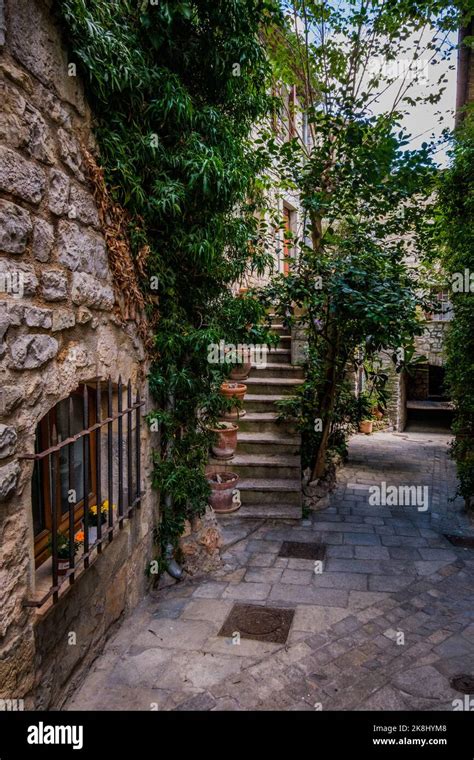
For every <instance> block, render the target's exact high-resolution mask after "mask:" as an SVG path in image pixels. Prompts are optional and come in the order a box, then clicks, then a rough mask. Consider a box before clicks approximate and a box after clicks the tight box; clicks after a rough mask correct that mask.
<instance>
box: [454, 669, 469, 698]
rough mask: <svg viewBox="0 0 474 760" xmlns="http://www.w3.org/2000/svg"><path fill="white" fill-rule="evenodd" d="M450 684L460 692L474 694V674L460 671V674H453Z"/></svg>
mask: <svg viewBox="0 0 474 760" xmlns="http://www.w3.org/2000/svg"><path fill="white" fill-rule="evenodd" d="M450 684H451V686H452V687H453V689H456V691H460V692H461V694H474V676H473V675H470V674H469V673H462V674H461V675H460V676H454V678H451V681H450Z"/></svg>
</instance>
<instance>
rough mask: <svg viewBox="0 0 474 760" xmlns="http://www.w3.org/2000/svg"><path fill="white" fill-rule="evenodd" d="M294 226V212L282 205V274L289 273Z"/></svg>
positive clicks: (292, 252)
mask: <svg viewBox="0 0 474 760" xmlns="http://www.w3.org/2000/svg"><path fill="white" fill-rule="evenodd" d="M294 227H295V212H294V211H292V210H291V209H289V208H287V206H284V207H283V274H286V275H287V274H289V271H290V259H291V258H292V257H293V255H294V246H293V239H292V236H293V234H294Z"/></svg>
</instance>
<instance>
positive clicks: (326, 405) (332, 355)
mask: <svg viewBox="0 0 474 760" xmlns="http://www.w3.org/2000/svg"><path fill="white" fill-rule="evenodd" d="M328 337H329V340H330V350H329V354H328V357H327V360H326V368H325V381H324V392H323V396H322V399H321V409H320V414H321V419H322V421H323V429H322V432H321V441H320V443H319V447H318V452H317V454H316V461H315V463H314V468H313V473H312V475H311V480H316V479H317V478H320V477H321V476H322V475H323V474H324V470H325V467H326V453H327V449H328V442H329V435H330V433H331V424H332V416H333V411H334V405H335V401H336V392H337V382H338V375H339V373H338V359H339V336H338V330H337V326H336V324H335V322H333V323H332V325H331V326H330V329H329V330H328Z"/></svg>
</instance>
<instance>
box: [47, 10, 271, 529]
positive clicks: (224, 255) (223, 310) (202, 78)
mask: <svg viewBox="0 0 474 760" xmlns="http://www.w3.org/2000/svg"><path fill="white" fill-rule="evenodd" d="M57 9H58V13H59V15H60V18H61V20H62V23H63V26H64V29H65V32H66V35H67V40H68V44H69V46H70V47H71V48H72V50H73V53H74V56H75V59H76V60H77V62H78V64H79V67H80V70H81V72H82V74H83V77H84V80H85V84H86V88H87V96H88V100H89V103H90V104H91V106H92V109H93V113H94V117H95V132H96V135H97V139H98V144H99V148H100V162H101V165H102V166H103V168H104V170H105V179H106V182H107V186H108V187H109V188H111V190H112V192H113V197H114V199H115V201H116V202H117V203H118V204H120V205H121V206H123V207H124V208H125V209H126V211H127V212H128V214H129V217H130V229H129V233H130V239H131V243H132V246H133V250H134V253H135V257H136V259H137V260H138V259H139V258H140V256H143V252H144V251H145V252H147V256H146V260H145V262H144V266H142V269H143V270H144V274H143V276H142V277H141V287H142V289H143V292H144V293H146V294H147V296H148V304H149V305H148V313H149V317H150V324H154V323H155V322H156V318H157V316H158V321H157V324H156V327H155V330H154V336H153V342H154V361H153V364H152V367H151V372H150V387H151V390H152V393H153V395H154V398H155V400H156V409H155V411H153V412H152V413H151V415H150V422H152V421H153V420H155V421H156V422H157V423H159V426H160V433H161V443H162V447H161V450H160V452H159V453H158V454H157V456H156V460H155V471H154V481H155V485H156V487H157V488H158V489H159V490H160V492H161V496H162V510H161V514H162V521H161V526H160V539H161V542H162V544H168V543H169V542H172V543H175V544H176V541H177V539H178V537H179V535H180V534H181V532H182V530H183V527H184V521H185V519H186V518H187V517H189V516H190V515H192V514H195V513H200V512H201V511H202V510H203V509H204V507H205V505H206V502H207V495H208V485H207V481H206V477H205V474H204V467H205V464H206V462H207V456H208V444H209V440H210V433H209V432H208V427H209V424H210V423H212V422H213V421H215V420H216V418H217V415H218V413H219V411H220V410H221V408H222V406H221V404H222V399H221V396H220V394H219V392H218V390H219V385H220V382H221V380H222V377H223V375H224V373H225V371H226V367H225V366H221V365H216V364H212V363H210V362H209V361H208V347H209V345H210V344H213V343H219V342H220V341H221V340H224V341H227V342H230V343H238V342H247V343H256V342H262V341H265V339H266V337H267V331H266V330H265V328H259V327H258V324H259V323H260V322H261V318H262V314H263V307H262V305H261V304H259V302H258V301H256V300H255V299H253V298H242V299H236V298H234V297H233V295H232V290H231V286H232V284H233V283H235V282H237V281H239V280H241V278H242V277H243V276H244V275H245V274H248V273H249V272H253V271H255V272H257V273H258V272H262V271H263V269H264V268H265V267H266V266H267V264H268V261H269V254H268V248H267V246H268V242H267V241H266V239H265V229H263V228H262V225H261V223H260V221H259V219H260V216H259V213H257V212H258V210H259V208H260V206H261V204H262V202H263V200H262V193H261V188H260V186H259V182H258V177H259V174H260V173H261V171H262V169H263V168H264V166H265V160H266V158H265V155H264V152H263V151H262V150H261V149H256V148H255V146H254V145H253V144H252V141H251V129H252V127H253V125H254V124H255V123H257V122H258V121H259V120H260V119H261V118H262V117H263V116H264V114H265V113H266V111H267V109H268V106H269V99H268V96H267V90H266V82H267V73H268V64H267V61H266V57H265V53H264V49H263V47H262V44H261V42H260V40H259V36H258V35H259V30H260V28H261V25H262V23H263V22H264V21H265V20H271V19H272V18H273V16H272V15H271V14H272V9H271V7H270V6H269V5H267V3H266V2H265V1H264V0H213V2H208V0H181V1H180V2H166V1H165V0H161V1H160V3H158V4H151V3H148V2H142V3H140V2H136V0H133V1H132V0H58V2H57ZM142 264H143V262H142Z"/></svg>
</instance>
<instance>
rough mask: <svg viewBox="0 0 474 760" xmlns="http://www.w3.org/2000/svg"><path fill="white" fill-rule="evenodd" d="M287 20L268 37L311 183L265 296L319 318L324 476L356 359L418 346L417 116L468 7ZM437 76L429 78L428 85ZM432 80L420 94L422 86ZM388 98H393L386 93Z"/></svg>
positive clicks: (426, 205)
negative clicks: (412, 127)
mask: <svg viewBox="0 0 474 760" xmlns="http://www.w3.org/2000/svg"><path fill="white" fill-rule="evenodd" d="M282 8H283V11H284V14H285V23H284V25H283V27H282V26H281V25H280V26H279V27H273V28H271V29H270V30H269V32H268V34H267V45H268V49H269V51H270V55H271V58H272V62H273V68H274V76H275V77H276V78H279V79H281V78H284V79H285V80H286V81H287V82H288V83H290V84H294V85H296V88H297V92H298V93H299V98H300V103H301V112H302V119H303V127H302V128H301V129H300V130H297V134H296V136H295V137H294V138H293V139H291V140H288V141H287V142H285V143H284V144H283V145H281V144H279V143H278V141H277V140H275V139H273V138H272V137H271V136H269V146H270V150H271V151H272V152H273V154H274V156H275V157H276V159H278V160H279V161H280V171H281V174H282V176H283V178H284V181H285V183H286V185H287V186H293V187H294V188H295V189H297V190H298V191H299V193H300V197H301V202H302V206H303V209H304V213H305V222H306V224H305V230H304V235H303V236H302V238H301V239H299V240H295V241H294V244H295V245H296V246H297V248H298V256H297V258H296V261H295V263H294V265H293V267H292V268H291V271H290V274H289V276H288V277H286V278H285V277H281V278H280V279H279V280H278V279H277V280H276V281H275V282H273V283H272V284H271V286H270V288H269V290H268V292H267V294H266V296H265V298H268V299H269V300H273V301H277V302H278V303H279V308H280V311H281V313H282V314H283V315H285V314H288V310H289V307H290V306H291V305H292V306H296V307H297V311H298V313H299V314H303V315H304V318H305V320H306V323H307V328H308V342H309V352H308V362H307V379H306V382H305V384H304V385H303V388H302V389H301V394H300V399H301V403H303V404H304V413H302V414H300V417H302V418H303V420H304V425H303V429H305V430H306V431H309V430H312V429H313V422H314V421H315V420H318V419H320V420H321V427H320V429H319V430H318V429H317V427H316V428H315V430H314V435H312V436H311V443H313V444H314V445H315V448H314V452H315V454H314V457H313V461H312V465H313V477H314V478H317V477H319V476H321V475H322V474H323V472H324V468H325V464H326V455H327V450H328V446H329V445H330V443H331V436H332V435H333V432H334V424H335V421H336V419H339V418H340V417H341V414H342V411H341V409H340V405H341V400H342V399H343V396H342V393H343V382H342V381H343V378H344V376H345V374H346V371H347V368H348V367H349V366H350V365H351V364H355V363H362V362H364V361H365V360H366V359H367V358H369V359H370V358H371V357H373V356H374V355H375V354H378V353H379V352H381V351H383V350H387V351H390V352H393V354H394V359H395V361H396V364H397V368H398V370H400V369H401V368H402V366H403V359H400V357H401V356H402V355H401V354H400V352H398V353H397V349H400V348H405V347H408V346H409V345H410V344H411V343H412V340H413V336H414V335H415V334H417V333H420V332H421V323H420V320H419V318H418V316H417V311H416V306H417V305H418V304H423V303H424V302H425V298H424V295H423V293H420V292H418V291H419V290H420V282H419V281H418V280H417V273H416V270H415V269H414V268H410V267H409V266H408V265H407V260H408V257H409V256H412V255H413V254H414V253H415V254H418V255H421V254H422V252H423V251H424V250H426V249H427V248H429V247H430V246H431V245H432V243H433V225H432V224H431V218H432V207H433V200H432V196H431V194H432V191H433V188H434V180H435V177H436V167H435V165H434V163H433V161H432V158H431V154H432V152H433V151H434V150H435V147H436V146H435V143H434V141H430V142H425V143H423V144H422V146H421V148H419V149H418V150H412V149H409V147H408V146H409V142H410V135H408V134H407V132H406V130H405V129H404V127H403V117H404V115H405V114H406V113H407V112H408V111H409V110H410V109H412V108H414V107H415V106H416V107H417V108H422V107H423V104H424V103H437V102H438V101H439V99H440V97H441V94H442V92H443V89H444V85H445V82H446V79H445V76H444V75H443V74H442V75H441V76H439V77H438V78H436V77H434V78H433V72H435V71H436V66H435V64H436V63H437V62H439V61H440V60H441V59H442V58H443V57H445V56H446V55H448V53H449V47H450V45H449V32H450V30H452V29H453V28H455V26H456V24H457V22H458V18H459V12H458V11H457V10H456V9H455V8H454V7H453V6H452V4H451V3H447V2H424V3H415V2H404V1H402V2H396V3H394V2H388V3H387V2H378V1H377V0H373V1H369V0H355V1H354V2H351V3H342V4H341V3H331V2H324V3H320V2H312V1H311V0H295V1H294V2H286V1H284V2H282ZM425 79H426V81H425ZM420 80H421V81H423V84H424V87H423V89H421V90H420V89H419V88H418V90H417V92H416V93H413V92H412V87H413V85H414V84H415V83H420ZM389 92H391V93H392V97H391V98H389V105H387V106H384V105H383V103H381V102H380V101H381V98H383V99H384V101H383V102H386V101H387V98H388V97H389V96H388V93H389Z"/></svg>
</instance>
